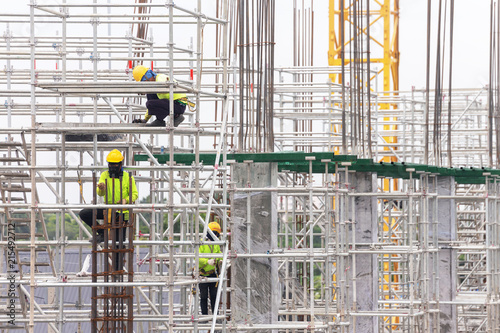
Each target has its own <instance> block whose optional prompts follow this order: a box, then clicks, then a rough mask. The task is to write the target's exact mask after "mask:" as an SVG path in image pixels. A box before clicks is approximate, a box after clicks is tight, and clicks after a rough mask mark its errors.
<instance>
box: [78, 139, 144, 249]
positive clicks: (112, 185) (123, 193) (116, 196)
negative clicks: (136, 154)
mask: <svg viewBox="0 0 500 333" xmlns="http://www.w3.org/2000/svg"><path fill="white" fill-rule="evenodd" d="M106 161H107V162H108V170H107V171H104V172H103V173H102V174H101V177H100V178H99V183H98V184H97V189H96V191H97V195H99V196H101V197H105V199H106V202H105V203H106V204H128V203H133V202H134V201H135V200H137V198H138V197H139V194H138V192H137V187H136V186H135V179H134V177H133V176H131V175H129V173H128V172H126V171H123V155H122V154H121V153H120V152H119V151H118V150H117V149H114V150H112V151H111V152H110V153H109V154H108V156H107V157H106ZM130 192H131V193H132V202H129V199H130ZM104 211H105V210H104V209H97V216H96V219H97V220H102V219H104ZM120 214H123V221H124V222H127V221H128V219H129V211H128V210H126V209H124V210H123V211H122V210H117V212H116V219H117V221H118V219H119V215H120ZM79 215H80V218H81V219H82V221H83V222H85V223H86V224H87V225H88V226H89V227H92V209H91V208H84V209H82V210H81V211H80V213H79ZM108 218H109V219H110V223H111V216H109V215H108ZM123 230H125V229H123ZM110 238H111V236H110ZM117 238H118V237H117ZM124 238H125V237H124ZM103 240H104V229H98V230H97V237H96V241H97V243H101V242H102V241H103Z"/></svg>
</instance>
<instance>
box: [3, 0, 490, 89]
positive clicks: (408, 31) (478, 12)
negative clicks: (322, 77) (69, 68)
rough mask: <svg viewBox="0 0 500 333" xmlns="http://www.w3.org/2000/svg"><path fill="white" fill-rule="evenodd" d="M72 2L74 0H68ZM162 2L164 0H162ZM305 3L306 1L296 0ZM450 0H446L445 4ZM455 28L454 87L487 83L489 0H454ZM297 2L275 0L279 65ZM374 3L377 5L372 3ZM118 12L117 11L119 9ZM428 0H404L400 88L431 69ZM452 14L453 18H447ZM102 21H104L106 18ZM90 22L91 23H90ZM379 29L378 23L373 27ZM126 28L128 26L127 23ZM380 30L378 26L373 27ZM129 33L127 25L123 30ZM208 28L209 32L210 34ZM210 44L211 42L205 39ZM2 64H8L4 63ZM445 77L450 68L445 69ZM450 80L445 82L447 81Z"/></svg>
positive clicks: (285, 59)
mask: <svg viewBox="0 0 500 333" xmlns="http://www.w3.org/2000/svg"><path fill="white" fill-rule="evenodd" d="M127 1H129V2H130V3H131V4H133V1H132V0H111V3H124V2H127ZM58 2H60V0H59V1H56V0H38V1H37V3H38V4H39V5H42V4H44V3H49V4H54V3H58ZM85 2H88V3H92V0H81V1H78V3H85ZM106 2H107V0H99V3H106ZM432 2H433V9H432V10H433V19H432V22H433V27H432V31H431V34H432V36H435V35H436V34H437V18H436V13H437V9H438V7H437V6H438V1H432ZM68 3H71V1H68ZM161 3H163V2H161ZM214 3H215V1H206V0H204V1H203V2H202V4H203V7H204V8H203V10H204V11H206V12H208V13H212V12H213V7H214V5H213V4H214ZM297 3H298V4H302V1H297ZM305 3H306V7H309V5H308V4H310V1H309V0H306V1H305ZM328 3H329V1H326V0H321V1H320V0H316V1H314V2H313V4H314V11H315V22H316V24H315V31H314V35H315V42H314V55H315V57H314V63H315V65H318V66H322V65H327V52H328ZM445 3H448V6H449V1H448V0H443V6H444V5H445ZM455 3H456V4H455V31H454V54H453V68H454V71H453V78H454V87H457V88H465V87H474V88H477V87H481V86H483V85H485V84H487V83H488V67H489V66H488V64H489V58H488V54H489V53H488V48H489V34H490V33H489V29H490V28H489V20H490V18H489V6H490V1H489V0H475V1H474V2H473V4H472V2H471V1H455ZM28 4H29V0H17V1H15V2H10V3H9V7H8V8H7V10H6V11H7V12H9V13H14V12H17V13H19V12H25V13H29V6H28ZM177 4H179V5H182V6H184V7H186V8H191V9H192V8H194V7H195V4H196V1H193V0H184V1H180V2H178V3H177ZM292 5H293V1H291V0H276V36H277V38H276V41H277V44H276V57H275V61H276V66H277V67H280V66H289V65H291V59H292V57H291V56H290V54H291V52H292V50H291V48H292V35H291V30H292V29H291V27H292V23H293V21H292V14H293V12H292ZM372 8H374V5H372ZM127 10H128V9H127V8H125V9H118V10H117V11H123V12H127ZM76 11H77V10H76V9H74V8H71V9H70V13H75V12H76ZM78 11H80V12H82V11H85V12H91V11H92V9H91V8H90V7H89V8H87V9H79V10H78ZM99 11H100V12H106V11H107V9H104V8H100V9H99ZM114 12H116V11H114ZM426 20H427V1H425V0H403V1H400V38H399V43H400V87H401V90H409V89H410V88H411V87H412V86H414V87H416V88H423V87H425V70H426V33H427V30H426V29H427V28H426V27H427V23H426ZM447 20H449V18H448V19H447ZM104 22H105V21H103V22H102V23H104ZM51 26H53V25H49V24H45V25H44V24H39V25H38V26H37V34H40V35H43V34H47V33H48V34H50V33H53V32H51V31H50V30H51V29H50V27H51ZM88 26H90V24H89V25H88ZM5 29H6V24H5V23H1V24H0V31H5ZM11 29H12V30H14V33H16V34H21V35H25V36H28V35H29V25H28V24H24V25H12V26H11ZM100 29H104V31H107V25H106V24H101V25H100ZM117 29H120V28H117V27H116V26H114V27H113V28H112V33H113V34H117V31H116V30H117ZM374 29H376V28H374ZM124 30H126V29H125V28H124ZM374 31H375V30H374ZM120 34H123V35H124V34H125V31H123V32H120ZM153 34H154V36H155V40H156V41H158V40H161V28H160V27H159V26H158V25H155V26H154V27H153ZM209 35H210V34H209V33H207V34H206V37H205V38H207V39H208V38H210V37H209ZM448 41H449V36H447V37H446V44H447V45H446V49H447V50H448V49H449V45H448ZM178 44H179V45H180V46H182V45H183V44H184V46H187V45H188V44H189V41H188V40H183V39H182V36H179V40H178ZM435 44H436V43H435V37H434V38H433V42H432V51H431V57H432V62H431V69H432V71H433V73H432V76H431V82H434V68H435V56H436V51H435ZM206 45H207V46H206V47H209V45H210V43H206ZM448 65H449V58H448V55H446V59H445V63H444V66H445V68H446V70H447V69H448ZM2 67H3V66H2ZM445 77H446V81H445V82H447V78H448V74H445ZM447 85H448V84H447V83H445V86H447Z"/></svg>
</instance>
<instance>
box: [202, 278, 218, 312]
mask: <svg viewBox="0 0 500 333" xmlns="http://www.w3.org/2000/svg"><path fill="white" fill-rule="evenodd" d="M199 286H200V308H201V314H202V315H207V314H208V297H209V295H210V306H211V307H212V314H213V313H214V312H215V299H216V298H217V282H203V283H200V284H199Z"/></svg>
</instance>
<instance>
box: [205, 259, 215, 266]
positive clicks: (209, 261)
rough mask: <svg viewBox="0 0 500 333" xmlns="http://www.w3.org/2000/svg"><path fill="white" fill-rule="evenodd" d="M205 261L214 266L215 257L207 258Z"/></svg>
mask: <svg viewBox="0 0 500 333" xmlns="http://www.w3.org/2000/svg"><path fill="white" fill-rule="evenodd" d="M207 263H208V264H209V265H210V266H214V265H215V259H208V261H207Z"/></svg>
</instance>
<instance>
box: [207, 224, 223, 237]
mask: <svg viewBox="0 0 500 333" xmlns="http://www.w3.org/2000/svg"><path fill="white" fill-rule="evenodd" d="M208 227H209V228H210V230H212V231H217V232H218V233H219V234H220V233H221V232H222V230H221V228H220V225H219V223H217V222H210V223H209V224H208Z"/></svg>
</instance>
